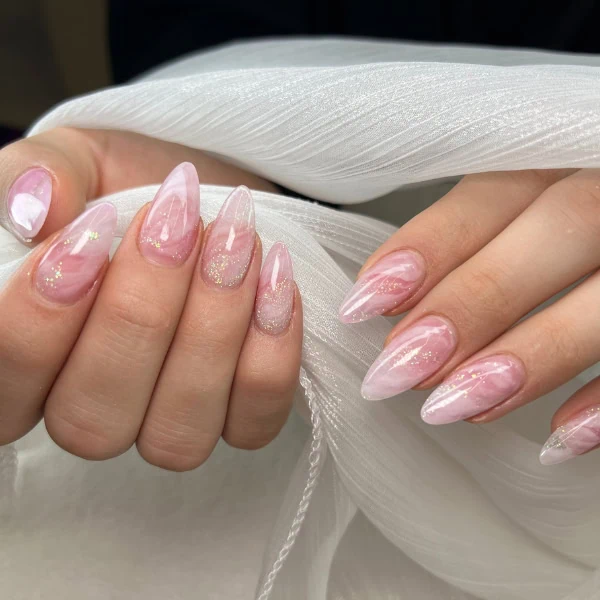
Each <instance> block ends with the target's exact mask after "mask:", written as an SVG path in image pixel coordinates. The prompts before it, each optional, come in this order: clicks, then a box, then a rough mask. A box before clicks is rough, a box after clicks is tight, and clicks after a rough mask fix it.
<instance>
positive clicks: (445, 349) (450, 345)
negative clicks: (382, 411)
mask: <svg viewBox="0 0 600 600" xmlns="http://www.w3.org/2000/svg"><path fill="white" fill-rule="evenodd" d="M455 347H456V334H455V332H454V329H453V328H452V326H451V325H450V324H449V323H448V322H447V321H445V320H444V319H442V318H440V317H436V316H429V317H425V318H424V319H421V320H420V321H417V322H416V323H415V324H414V325H413V326H412V327H410V328H408V329H407V330H406V331H403V332H402V333H400V334H399V335H397V336H396V337H395V338H394V339H393V340H392V341H391V342H390V343H389V344H388V345H387V347H386V348H385V350H384V351H383V352H382V353H381V354H380V355H379V357H378V358H377V360H376V361H375V362H374V363H373V365H372V366H371V368H370V369H369V372H368V373H367V375H366V377H365V379H364V381H363V384H362V389H361V392H362V395H363V397H364V398H365V399H366V400H383V399H384V398H390V397H391V396H395V395H396V394H401V393H402V392H405V391H406V390H409V389H410V388H412V387H414V386H415V385H417V384H419V383H421V381H424V380H425V379H427V378H428V377H430V376H431V375H433V374H434V373H435V372H436V371H437V370H438V369H439V368H440V367H441V366H442V365H443V364H444V363H445V362H446V360H448V358H449V357H450V355H451V354H452V352H453V350H454V348H455Z"/></svg>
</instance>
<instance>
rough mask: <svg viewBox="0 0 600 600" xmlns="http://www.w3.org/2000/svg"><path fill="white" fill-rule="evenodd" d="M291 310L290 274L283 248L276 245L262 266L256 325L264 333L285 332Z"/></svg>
mask: <svg viewBox="0 0 600 600" xmlns="http://www.w3.org/2000/svg"><path fill="white" fill-rule="evenodd" d="M293 308H294V273H293V270H292V259H291V257H290V253H289V252H288V249H287V248H286V247H285V244H282V243H281V242H277V243H276V244H274V245H273V247H272V248H271V250H270V252H269V254H268V255H267V258H266V259H265V264H264V265H263V268H262V271H261V274H260V279H259V282H258V290H257V293H256V305H255V318H256V324H257V325H258V327H259V328H260V329H262V330H263V331H264V332H265V333H269V334H271V335H277V334H278V333H281V332H282V331H285V330H286V329H287V328H288V325H289V324H290V320H291V318H292V310H293Z"/></svg>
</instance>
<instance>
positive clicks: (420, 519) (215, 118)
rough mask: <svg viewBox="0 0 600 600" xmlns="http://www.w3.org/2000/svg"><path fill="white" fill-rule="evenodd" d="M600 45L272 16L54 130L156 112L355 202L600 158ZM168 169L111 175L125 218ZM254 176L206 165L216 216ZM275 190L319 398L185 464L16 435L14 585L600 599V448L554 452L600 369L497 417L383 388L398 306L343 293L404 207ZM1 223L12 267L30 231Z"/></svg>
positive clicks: (57, 117)
mask: <svg viewBox="0 0 600 600" xmlns="http://www.w3.org/2000/svg"><path fill="white" fill-rule="evenodd" d="M599 67H600V57H584V56H568V55H556V54H547V53H539V52H521V51H498V50H489V49H478V48H459V47H454V48H449V47H434V46H416V45H406V44H396V43H381V42H371V41H357V40H341V39H326V40H310V41H309V40H293V41H278V40H270V41H264V42H254V43H249V44H239V45H232V46H229V47H225V48H221V49H218V50H215V51H213V52H209V53H205V54H198V55H195V56H191V57H189V58H186V59H183V60H181V61H179V62H176V63H174V64H172V65H169V66H166V67H164V68H161V69H159V70H157V71H155V72H154V73H151V74H150V75H148V76H146V77H144V78H141V79H140V80H138V81H136V82H134V83H132V84H130V85H127V86H122V87H116V88H112V89H107V90H104V91H100V92H98V93H96V94H93V95H90V96H86V97H83V98H79V99H75V100H72V101H70V102H68V103H66V104H64V105H62V106H59V107H57V108H56V109H54V110H53V111H51V112H50V113H49V114H48V115H46V116H45V117H44V118H43V119H42V120H41V121H40V122H38V123H37V125H36V126H35V127H34V128H33V130H32V133H37V132H40V131H43V130H47V129H49V128H52V127H56V126H59V125H60V126H65V125H69V126H77V127H96V128H115V129H126V130H131V131H137V132H140V133H144V134H147V135H150V136H154V137H157V138H161V139H166V140H170V141H175V142H178V143H181V144H186V145H189V146H194V147H197V148H202V149H204V150H206V151H208V152H212V153H215V154H217V155H220V156H221V157H223V158H225V159H226V160H229V161H232V162H234V163H236V164H240V165H243V166H244V167H246V168H248V169H250V170H252V171H255V172H257V173H260V174H262V175H264V176H265V177H268V178H270V179H271V180H273V181H276V182H278V183H280V184H283V185H285V186H287V187H289V188H291V189H294V190H297V191H298V192H301V193H304V194H307V195H310V196H312V197H315V198H319V199H323V200H329V201H332V202H336V203H339V204H351V203H353V202H360V201H364V200H371V199H373V198H376V197H378V196H381V195H382V194H385V193H388V192H390V191H392V190H395V189H397V188H398V187H399V186H402V185H406V184H410V183H419V182H425V181H429V180H432V179H437V178H443V177H449V176H456V175H461V174H464V173H471V172H480V171H488V170H499V169H525V168H553V167H569V166H573V167H599V166H600V68H599ZM156 189H157V186H150V187H144V188H137V189H133V190H128V191H125V192H122V193H119V194H115V195H113V196H111V197H110V198H108V199H109V200H110V201H112V202H113V203H114V204H115V205H116V206H117V208H118V211H119V232H118V233H119V235H122V234H123V232H124V230H125V228H126V226H127V224H128V223H129V221H130V220H131V218H132V216H133V214H134V213H135V211H136V210H137V209H138V208H139V207H140V205H141V204H142V203H144V202H146V201H149V200H150V199H151V197H152V195H153V193H154V192H155V191H156ZM228 191H229V190H227V189H225V188H220V187H215V186H203V187H202V189H201V196H202V213H203V217H204V218H205V219H206V220H210V219H212V218H213V217H214V216H215V215H216V212H217V210H218V208H219V206H220V204H221V203H222V201H223V200H224V198H225V196H226V194H227V192H228ZM254 196H255V199H256V202H257V227H258V231H259V233H260V235H261V237H262V239H263V243H264V245H265V247H267V248H268V247H269V246H270V245H271V244H272V243H274V242H275V241H278V240H282V241H284V242H285V243H286V244H287V245H288V247H289V248H290V252H291V254H292V257H293V260H294V267H295V274H296V278H297V281H298V284H299V286H300V289H301V291H302V294H303V298H304V305H305V321H306V336H305V344H304V356H303V371H302V377H301V384H302V388H301V390H300V392H299V395H298V406H299V413H297V414H295V415H294V416H293V417H292V418H291V420H290V422H289V423H288V425H287V426H286V428H285V430H284V432H283V433H282V435H281V436H280V437H279V438H278V440H277V441H276V442H275V443H274V444H273V445H271V446H270V447H268V448H266V449H265V450H263V451H260V452H257V453H251V454H247V453H243V452H237V451H233V450H231V449H229V448H227V447H226V446H219V447H218V448H217V451H216V453H215V456H214V457H213V458H211V460H210V461H209V463H207V464H206V465H205V466H204V467H202V468H201V469H199V470H198V471H196V472H194V473H192V474H185V475H179V474H173V473H165V472H160V471H158V470H157V469H154V468H152V467H150V466H148V465H146V464H144V463H143V461H142V460H141V459H140V458H139V457H138V456H137V454H135V452H134V451H132V452H130V453H128V454H126V455H124V456H122V457H120V458H119V459H116V460H113V461H109V462H107V463H99V464H92V463H87V462H84V461H81V460H78V459H76V458H74V457H71V456H68V455H66V454H65V453H63V452H62V451H60V450H59V449H58V448H56V447H54V446H53V445H52V443H51V442H50V440H49V439H48V437H47V434H46V433H45V431H44V430H43V426H41V427H39V428H37V429H36V430H35V431H34V432H32V434H30V435H29V436H27V437H26V438H24V439H23V440H21V441H19V442H17V443H15V444H13V445H12V446H9V447H5V448H2V449H0V535H1V536H2V541H3V544H2V545H1V546H0V565H1V567H0V568H1V569H2V581H3V588H4V590H6V593H7V597H10V598H11V599H12V598H15V599H17V600H21V599H23V600H25V599H28V600H29V599H30V598H41V599H44V600H46V599H51V600H54V599H55V598H61V600H62V599H66V600H71V599H75V598H78V599H79V598H82V597H85V598H92V599H96V598H98V599H99V598H111V599H119V600H120V599H125V598H127V599H138V598H139V599H144V600H154V599H159V598H160V599H162V598H173V599H182V600H183V599H185V600H188V599H191V598H202V599H204V598H209V599H212V598H227V599H232V600H238V599H239V600H247V599H251V598H258V599H259V600H268V599H270V600H297V599H298V600H299V599H304V598H307V599H309V600H367V599H368V600H404V599H406V598H410V599H411V600H432V599H434V600H437V599H441V600H473V599H481V600H597V599H598V598H600V593H599V591H598V590H599V589H600V571H599V570H598V567H599V566H600V536H599V535H598V531H600V504H599V503H598V501H597V499H598V497H599V496H600V469H599V467H600V455H599V454H598V453H595V454H594V453H592V454H591V455H588V456H585V457H582V458H580V459H578V460H577V461H574V462H573V463H571V464H569V465H567V466H565V465H560V466H557V467H553V468H548V467H542V466H541V465H540V464H539V463H538V459H537V454H538V451H539V442H540V441H541V439H542V438H543V436H544V433H545V428H547V426H548V421H549V415H550V414H551V410H552V408H553V407H555V406H556V405H557V403H558V402H560V401H561V399H565V398H566V397H567V394H568V393H570V392H572V391H573V390H574V389H576V388H577V387H578V386H579V385H581V383H582V382H584V381H586V380H587V379H589V377H590V376H591V375H590V373H587V374H584V375H582V376H581V377H580V378H578V379H577V380H576V381H573V382H570V383H569V384H567V385H566V386H563V389H561V390H558V391H557V392H555V393H554V394H552V395H551V396H550V397H548V398H546V399H544V400H542V401H540V402H537V403H535V404H532V405H530V406H528V407H526V408H524V409H523V410H521V411H519V412H518V414H516V415H512V416H510V417H508V418H506V419H504V420H503V421H502V422H500V423H497V424H492V425H489V426H477V427H476V426H472V425H467V424H464V423H459V424H456V425H452V426H448V427H437V428H434V427H428V426H426V425H424V424H422V423H421V422H420V420H419V418H418V408H419V405H420V403H421V401H422V400H423V394H422V393H417V392H409V393H406V394H404V395H403V396H402V397H401V398H396V399H391V400H389V401H384V402H380V403H367V402H365V401H364V400H362V399H361V398H360V394H359V387H360V380H361V377H362V375H363V374H364V373H365V371H366V369H367V367H368V366H369V364H370V363H371V362H372V360H373V359H374V358H375V356H376V355H377V353H378V350H379V348H380V347H381V343H382V341H383V339H384V338H385V336H386V334H387V332H388V331H389V329H390V323H389V322H388V321H386V320H385V319H383V318H377V319H374V320H373V321H370V322H367V323H363V324H360V325H355V326H352V327H349V326H343V325H341V324H340V323H338V321H337V318H336V314H337V307H338V305H339V303H340V302H341V300H342V298H343V296H344V293H345V292H346V291H347V289H348V287H349V286H350V278H351V277H352V276H353V275H354V274H355V273H356V271H357V270H358V269H359V267H360V266H361V264H362V262H363V261H364V260H365V259H366V258H367V257H368V256H369V254H370V253H371V252H373V251H374V250H375V249H376V248H377V247H378V245H379V244H381V243H382V242H383V241H384V240H385V239H386V238H387V237H388V236H389V235H390V234H391V233H392V232H393V231H394V228H393V227H391V226H389V225H385V224H383V223H380V222H378V221H375V220H373V219H369V218H367V217H362V216H358V215H353V214H349V213H346V212H340V211H333V210H329V209H326V208H323V207H320V206H317V205H314V204H310V203H307V202H301V201H298V200H295V199H290V198H285V197H283V196H277V195H273V194H266V193H259V192H256V193H255V194H254ZM0 242H1V243H0V285H1V284H3V283H4V282H5V281H6V279H7V278H8V277H9V276H10V274H11V273H12V272H13V271H14V270H15V269H16V268H17V267H18V265H19V264H20V262H21V260H22V256H23V254H24V250H23V249H22V248H21V247H19V245H18V244H17V243H16V242H14V241H12V240H10V239H9V238H8V237H7V236H6V235H4V236H3V237H2V238H1V239H0ZM306 407H308V408H309V410H307V408H306ZM300 413H304V418H303V417H302V416H301V415H300ZM309 424H310V426H309ZM42 574H43V575H42Z"/></svg>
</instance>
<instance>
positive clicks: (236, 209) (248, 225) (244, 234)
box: [202, 186, 255, 288]
mask: <svg viewBox="0 0 600 600" xmlns="http://www.w3.org/2000/svg"><path fill="white" fill-rule="evenodd" d="M254 238H255V228H254V202H253V200H252V196H251V195H250V190H249V189H248V188H247V187H245V186H240V187H238V188H236V189H235V190H233V192H232V193H231V194H230V195H229V197H228V198H227V200H225V204H223V206H222V208H221V211H220V212H219V214H218V216H217V218H216V220H215V222H214V223H213V226H212V228H211V230H210V233H209V236H208V240H207V242H206V246H205V248H204V252H203V256H202V275H203V277H204V279H205V280H206V281H208V282H209V283H212V284H214V285H216V286H217V287H223V288H225V287H228V288H233V287H237V286H238V285H239V284H240V283H241V282H242V280H243V279H244V276H245V275H246V271H247V270H248V266H249V265H250V260H251V259H252V253H253V251H254Z"/></svg>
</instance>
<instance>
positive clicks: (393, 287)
mask: <svg viewBox="0 0 600 600" xmlns="http://www.w3.org/2000/svg"><path fill="white" fill-rule="evenodd" d="M424 277H425V262H424V260H423V258H422V257H421V255H420V254H417V253H416V252H412V251H410V250H399V251H397V252H392V253H391V254H388V255H387V256H384V257H383V258H382V259H380V260H379V261H377V263H376V264H375V265H373V266H372V267H371V268H370V269H367V270H366V271H365V272H364V273H363V274H362V275H361V276H360V278H359V279H358V281H357V282H356V283H355V284H354V287H353V288H352V289H351V290H350V292H349V293H348V295H347V296H346V299H345V300H344V302H343V303H342V306H341V307H340V312H339V317H340V321H342V323H359V322H360V321H366V320H367V319H371V318H372V317H376V316H378V315H382V314H383V313H386V312H388V311H390V310H393V309H394V308H396V307H397V306H399V305H400V304H401V303H402V302H404V300H406V299H407V298H409V297H410V296H411V295H412V294H413V293H414V291H415V290H416V289H417V288H418V286H419V284H420V283H421V282H422V281H423V278H424Z"/></svg>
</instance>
